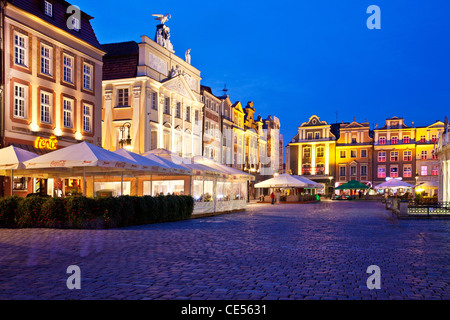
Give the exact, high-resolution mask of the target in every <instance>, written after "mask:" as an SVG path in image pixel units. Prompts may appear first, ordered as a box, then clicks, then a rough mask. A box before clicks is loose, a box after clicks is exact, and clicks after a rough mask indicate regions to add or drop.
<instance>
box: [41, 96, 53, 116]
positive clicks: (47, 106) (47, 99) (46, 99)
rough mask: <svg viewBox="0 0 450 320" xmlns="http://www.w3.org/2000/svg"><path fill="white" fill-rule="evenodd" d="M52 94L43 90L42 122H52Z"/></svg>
mask: <svg viewBox="0 0 450 320" xmlns="http://www.w3.org/2000/svg"><path fill="white" fill-rule="evenodd" d="M51 96H52V95H51V94H50V93H47V92H41V122H42V123H51V114H50V110H51V107H52V105H51V101H52V100H51Z"/></svg>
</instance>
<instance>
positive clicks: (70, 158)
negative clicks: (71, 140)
mask: <svg viewBox="0 0 450 320" xmlns="http://www.w3.org/2000/svg"><path fill="white" fill-rule="evenodd" d="M25 167H26V168H27V169H35V168H55V167H57V168H74V167H102V168H117V169H119V170H126V169H134V170H137V169H140V165H138V164H136V163H135V162H132V161H131V160H129V159H127V158H124V157H122V156H120V155H118V154H115V153H113V152H111V151H108V150H105V149H103V148H100V147H97V146H95V145H93V144H90V143H88V142H82V143H78V144H74V145H71V146H69V147H65V148H62V149H59V150H55V151H52V152H50V153H47V154H44V155H42V156H39V157H36V158H34V159H31V160H28V161H26V162H25Z"/></svg>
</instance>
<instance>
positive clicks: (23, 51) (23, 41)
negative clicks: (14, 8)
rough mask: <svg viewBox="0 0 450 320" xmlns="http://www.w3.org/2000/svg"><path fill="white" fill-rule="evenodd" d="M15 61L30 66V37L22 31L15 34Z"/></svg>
mask: <svg viewBox="0 0 450 320" xmlns="http://www.w3.org/2000/svg"><path fill="white" fill-rule="evenodd" d="M14 63H15V64H17V65H20V66H24V67H27V66H28V37H27V36H25V35H23V34H20V33H16V34H15V35H14Z"/></svg>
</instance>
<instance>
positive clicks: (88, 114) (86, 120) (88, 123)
mask: <svg viewBox="0 0 450 320" xmlns="http://www.w3.org/2000/svg"><path fill="white" fill-rule="evenodd" d="M83 131H84V132H92V106H90V105H88V104H84V105H83Z"/></svg>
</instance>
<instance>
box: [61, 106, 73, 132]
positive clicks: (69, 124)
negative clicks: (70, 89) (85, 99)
mask: <svg viewBox="0 0 450 320" xmlns="http://www.w3.org/2000/svg"><path fill="white" fill-rule="evenodd" d="M63 126H64V128H70V129H72V128H73V100H70V99H67V98H64V100H63Z"/></svg>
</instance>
